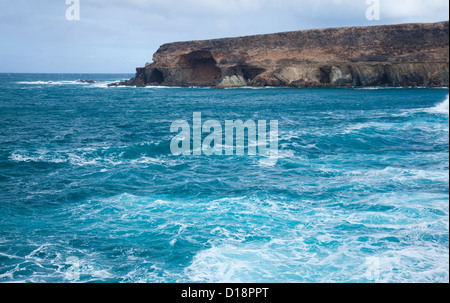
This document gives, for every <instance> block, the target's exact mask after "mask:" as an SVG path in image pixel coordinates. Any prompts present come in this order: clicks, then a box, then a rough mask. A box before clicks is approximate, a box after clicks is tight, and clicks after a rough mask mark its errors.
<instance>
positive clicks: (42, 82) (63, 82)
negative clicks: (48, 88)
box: [17, 80, 87, 85]
mask: <svg viewBox="0 0 450 303" xmlns="http://www.w3.org/2000/svg"><path fill="white" fill-rule="evenodd" d="M17 84H25V85H86V84H87V83H82V82H80V81H79V80H77V81H21V82H17Z"/></svg>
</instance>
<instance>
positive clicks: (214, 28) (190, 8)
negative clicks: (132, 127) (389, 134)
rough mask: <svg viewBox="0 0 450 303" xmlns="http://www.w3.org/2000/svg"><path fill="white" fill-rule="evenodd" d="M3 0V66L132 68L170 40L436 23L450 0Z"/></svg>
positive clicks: (122, 70) (32, 69)
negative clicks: (376, 0) (371, 16)
mask: <svg viewBox="0 0 450 303" xmlns="http://www.w3.org/2000/svg"><path fill="white" fill-rule="evenodd" d="M368 7H369V5H367V4H366V0H80V20H79V21H68V20H66V10H67V8H69V5H67V4H66V0H0V45H1V47H0V72H24V73H39V72H42V73H134V72H135V68H136V67H138V66H144V65H145V63H146V62H150V61H151V60H152V55H153V53H154V52H155V51H156V50H157V49H158V47H159V46H160V45H161V44H163V43H167V42H174V41H186V40H197V39H210V38H221V37H234V36H242V35H252V34H265V33H273V32H282V31H292V30H301V29H312V28H324V27H337V26H356V25H378V24H395V23H408V22H437V21H444V20H448V19H449V5H448V2H447V0H380V7H381V15H380V20H379V21H369V20H367V19H366V10H367V8H368Z"/></svg>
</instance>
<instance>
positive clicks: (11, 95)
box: [0, 74, 449, 283]
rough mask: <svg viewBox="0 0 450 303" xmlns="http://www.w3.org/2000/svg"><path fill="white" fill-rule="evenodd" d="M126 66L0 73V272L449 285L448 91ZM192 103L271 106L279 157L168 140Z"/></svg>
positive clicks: (259, 115) (237, 111)
mask: <svg viewBox="0 0 450 303" xmlns="http://www.w3.org/2000/svg"><path fill="white" fill-rule="evenodd" d="M130 77H132V75H111V74H108V75H101V74H98V75H92V74H89V75H81V74H0V282H125V283H127V282H147V283H153V282H158V283H160V282H162V283H173V282H213V283H215V282H254V283H259V282H276V283H291V282H294V283H295V282H302V283H303V282H306V283H310V282H311V283H314V282H359V283H377V282H391V283H394V282H447V283H448V282H449V112H448V95H449V92H448V89H446V88H441V89H428V88H415V89H412V88H411V89H407V88H405V89H398V88H377V87H371V88H321V89H314V88H239V89H226V90H216V89H208V88H167V87H147V88H135V87H111V88H108V87H107V84H108V83H111V82H114V81H119V80H125V79H129V78H130ZM77 80H94V81H96V82H95V83H79V82H77ZM194 112H201V113H202V117H203V118H204V120H205V121H206V120H208V119H214V120H217V121H220V122H222V123H223V122H224V121H225V120H238V119H241V120H243V121H246V120H254V121H256V120H267V121H268V120H278V128H279V133H278V136H279V143H278V144H279V152H278V161H277V163H276V165H262V164H261V161H260V158H261V156H260V155H249V154H245V155H244V156H219V155H214V156H206V155H200V156H189V155H180V156H175V155H173V154H172V153H171V149H170V144H171V140H172V139H173V137H174V135H175V134H174V133H171V132H170V126H171V124H172V123H173V122H174V121H176V120H180V119H181V120H186V121H188V122H190V123H191V125H192V119H193V113H194Z"/></svg>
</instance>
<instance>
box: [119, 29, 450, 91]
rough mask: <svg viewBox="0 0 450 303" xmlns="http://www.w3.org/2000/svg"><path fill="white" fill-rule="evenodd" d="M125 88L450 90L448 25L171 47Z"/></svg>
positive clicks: (312, 32)
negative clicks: (254, 87)
mask: <svg viewBox="0 0 450 303" xmlns="http://www.w3.org/2000/svg"><path fill="white" fill-rule="evenodd" d="M121 84H123V85H133V86H147V85H163V86H213V87H218V88H223V87H239V86H294V87H311V86H313V87H328V86H331V87H332V86H431V87H432V86H448V85H449V22H448V21H446V22H439V23H432V24H401V25H385V26H372V27H348V28H331V29H318V30H306V31H296V32H286V33H278V34H269V35H257V36H248V37H239V38H226V39H214V40H204V41H191V42H177V43H169V44H164V45H162V46H161V47H160V48H159V50H158V51H157V52H156V53H155V54H154V56H153V63H151V64H147V65H146V67H143V68H137V73H136V77H135V78H133V79H131V80H129V81H126V82H124V83H121Z"/></svg>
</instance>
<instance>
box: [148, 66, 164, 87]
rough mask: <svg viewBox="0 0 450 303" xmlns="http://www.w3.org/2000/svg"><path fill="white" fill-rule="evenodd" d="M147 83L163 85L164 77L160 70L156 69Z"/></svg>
mask: <svg viewBox="0 0 450 303" xmlns="http://www.w3.org/2000/svg"><path fill="white" fill-rule="evenodd" d="M147 82H148V83H158V84H162V83H163V82H164V75H163V73H162V72H161V71H160V70H159V69H154V70H152V72H151V73H150V75H149V76H148V79H147Z"/></svg>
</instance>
